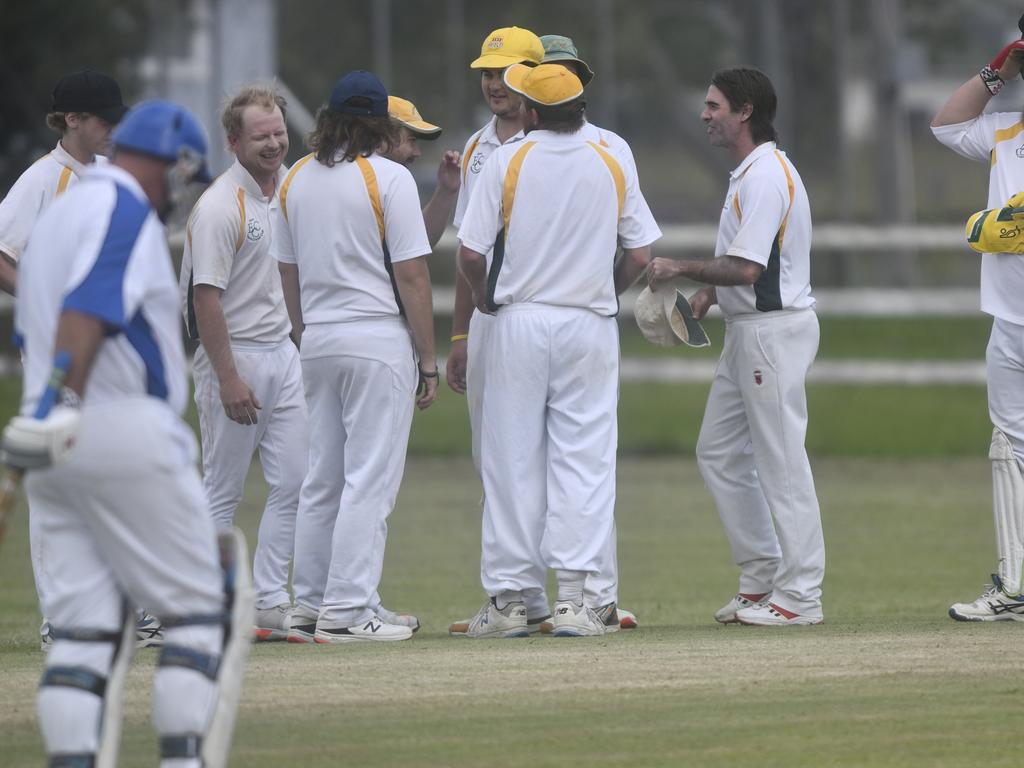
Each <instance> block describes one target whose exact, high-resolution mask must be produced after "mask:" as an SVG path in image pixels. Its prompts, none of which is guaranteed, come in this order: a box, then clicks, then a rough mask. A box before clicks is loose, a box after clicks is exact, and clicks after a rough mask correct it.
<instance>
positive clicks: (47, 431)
mask: <svg viewBox="0 0 1024 768" xmlns="http://www.w3.org/2000/svg"><path fill="white" fill-rule="evenodd" d="M81 418H82V416H81V414H80V413H79V411H78V409H77V408H69V407H67V406H64V405H58V406H55V407H54V408H53V410H51V411H50V413H49V415H48V416H47V417H46V418H45V419H34V418H32V417H30V416H15V417H14V418H13V419H11V421H10V423H9V424H8V425H7V426H6V427H5V428H4V434H3V443H2V445H0V461H3V463H4V464H6V465H7V466H9V467H11V468H13V469H20V470H23V471H24V470H28V469H45V468H46V467H52V466H54V465H55V464H60V463H61V462H63V461H66V460H67V458H68V455H69V454H70V453H71V450H72V449H73V448H74V447H75V441H76V440H77V438H78V424H79V422H80V421H81Z"/></svg>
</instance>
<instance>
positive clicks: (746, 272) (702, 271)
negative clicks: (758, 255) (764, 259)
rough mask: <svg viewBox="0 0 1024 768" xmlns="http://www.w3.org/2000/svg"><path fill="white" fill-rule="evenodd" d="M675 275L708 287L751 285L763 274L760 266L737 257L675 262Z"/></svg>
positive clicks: (762, 268)
mask: <svg viewBox="0 0 1024 768" xmlns="http://www.w3.org/2000/svg"><path fill="white" fill-rule="evenodd" d="M676 270H677V272H676V275H677V276H678V277H688V278H690V279H691V280H695V281H697V282H698V283H706V284H708V285H753V284H754V283H756V282H757V279H758V278H759V277H761V273H763V272H764V267H762V266H761V265H760V264H758V263H756V262H753V261H750V260H749V259H744V258H741V257H739V256H729V255H726V256H718V257H716V258H714V259H710V260H708V261H694V260H690V259H685V260H682V261H677V262H676Z"/></svg>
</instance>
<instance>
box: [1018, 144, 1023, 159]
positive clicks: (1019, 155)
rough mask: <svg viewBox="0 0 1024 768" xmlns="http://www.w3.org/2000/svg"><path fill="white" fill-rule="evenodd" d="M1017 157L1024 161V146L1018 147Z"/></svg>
mask: <svg viewBox="0 0 1024 768" xmlns="http://www.w3.org/2000/svg"><path fill="white" fill-rule="evenodd" d="M1017 157H1019V158H1021V159H1024V144H1021V145H1020V146H1019V147H1017Z"/></svg>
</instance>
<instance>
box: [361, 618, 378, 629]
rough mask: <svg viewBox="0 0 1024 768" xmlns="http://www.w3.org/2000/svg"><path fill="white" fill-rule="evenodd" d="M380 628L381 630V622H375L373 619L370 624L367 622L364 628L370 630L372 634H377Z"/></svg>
mask: <svg viewBox="0 0 1024 768" xmlns="http://www.w3.org/2000/svg"><path fill="white" fill-rule="evenodd" d="M380 628H381V623H380V622H379V621H378V622H374V620H373V619H370V620H369V621H368V622H366V625H365V626H364V627H363V629H368V630H370V631H371V632H376V631H377V630H378V629H380Z"/></svg>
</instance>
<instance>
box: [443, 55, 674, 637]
mask: <svg viewBox="0 0 1024 768" xmlns="http://www.w3.org/2000/svg"><path fill="white" fill-rule="evenodd" d="M504 80H505V83H506V85H507V86H508V87H509V88H510V89H511V90H513V91H514V92H516V93H518V94H520V95H521V96H522V97H523V105H522V112H523V125H524V129H525V132H526V137H525V139H524V140H523V141H521V142H518V143H515V144H509V145H506V146H503V147H500V148H498V149H497V150H495V151H494V152H493V153H492V155H491V157H490V159H488V161H487V162H486V164H485V166H484V168H483V170H482V172H481V174H480V178H479V179H478V181H477V188H476V190H475V191H474V193H473V196H472V198H471V199H470V201H469V207H468V209H467V211H466V215H465V218H464V220H463V223H462V226H461V228H460V229H459V240H460V241H461V247H460V249H459V266H460V269H461V270H462V272H463V274H464V275H465V277H466V280H467V283H468V284H469V286H470V288H471V291H472V296H473V303H474V305H475V306H476V308H477V309H478V310H479V311H480V312H481V313H483V314H487V315H494V318H493V321H492V323H493V325H492V329H491V338H490V339H489V342H488V343H489V345H490V346H489V354H491V355H493V356H494V357H493V358H492V359H493V360H501V361H502V369H503V370H504V371H506V372H509V371H512V372H515V375H504V376H499V375H492V374H494V373H496V371H491V372H488V375H487V377H486V381H485V384H484V398H483V420H482V426H483V434H482V436H481V438H482V439H481V451H480V456H481V464H482V474H483V483H484V519H483V536H482V542H483V555H482V558H481V575H482V581H483V586H484V591H485V592H487V594H488V600H487V602H486V603H485V604H484V606H483V607H482V608H481V609H480V611H479V613H478V614H477V615H476V617H475V618H474V619H473V620H472V621H471V622H470V625H469V627H468V629H467V630H466V632H465V634H466V636H468V637H525V636H526V635H527V634H528V633H529V629H528V609H527V605H526V602H525V598H526V596H527V595H530V594H539V593H542V592H543V582H542V581H541V580H539V578H538V577H540V578H541V579H542V578H544V576H546V569H547V568H552V569H554V570H555V573H556V575H557V578H558V596H557V601H556V603H555V608H554V612H553V617H552V620H551V623H552V625H553V634H554V635H556V636H588V635H602V634H605V633H606V632H608V631H610V630H611V629H612V628H614V629H618V628H619V624H618V616H617V613H616V610H615V606H614V604H612V605H610V606H602V607H600V608H598V609H596V610H595V609H594V608H591V607H590V606H588V605H586V604H585V602H584V594H583V593H584V584H585V581H586V579H587V577H588V576H592V575H593V574H595V573H596V572H597V570H598V566H599V564H600V563H601V562H602V557H603V555H604V552H605V550H606V548H607V542H608V539H609V537H610V536H611V535H612V527H613V522H614V520H613V513H614V507H615V462H616V456H615V454H616V446H617V425H616V409H617V401H618V366H619V346H618V326H617V324H616V320H615V315H616V314H617V312H618V294H619V293H621V292H622V291H624V290H625V289H626V288H627V287H628V286H629V285H631V284H632V283H633V281H634V280H635V279H636V278H637V276H638V275H639V274H640V273H641V272H642V271H643V270H644V268H645V267H646V266H647V264H648V261H649V258H650V244H651V243H652V242H654V241H655V240H657V239H658V238H659V237H660V236H661V232H660V230H659V229H658V227H657V224H655V222H654V219H653V217H652V216H651V213H650V210H649V208H648V207H647V203H646V201H645V200H644V199H643V196H642V194H641V193H640V188H639V182H638V180H637V178H636V174H635V173H634V172H633V171H632V170H631V169H630V168H628V167H623V166H622V165H621V164H620V163H619V162H618V161H617V160H616V159H615V158H614V157H613V156H612V155H611V154H610V153H608V152H607V151H606V150H605V149H603V148H602V147H601V146H600V145H599V144H597V143H595V142H592V141H587V140H586V138H585V137H584V136H582V135H581V132H580V129H581V128H582V126H583V121H584V118H583V115H584V108H585V101H584V93H583V85H582V83H581V82H580V80H579V78H578V77H576V75H574V74H573V73H572V72H570V71H569V70H568V69H566V68H565V67H561V66H558V65H554V64H541V65H539V66H537V67H536V68H530V67H527V66H524V65H514V66H512V67H509V68H508V69H507V70H506V71H505V73H504ZM544 222H559V226H546V225H545V224H544ZM496 241H497V244H496ZM619 244H621V245H622V247H623V249H624V253H623V256H622V258H621V259H620V260H619V261H618V262H617V263H616V261H615V255H616V249H617V247H618V245H619ZM492 246H494V248H493V250H492ZM488 253H490V255H489V256H488ZM510 468H511V469H510ZM538 562H539V563H540V564H541V565H542V566H543V567H542V568H540V569H539V570H538V568H537V564H538Z"/></svg>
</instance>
